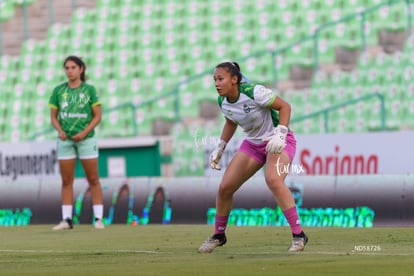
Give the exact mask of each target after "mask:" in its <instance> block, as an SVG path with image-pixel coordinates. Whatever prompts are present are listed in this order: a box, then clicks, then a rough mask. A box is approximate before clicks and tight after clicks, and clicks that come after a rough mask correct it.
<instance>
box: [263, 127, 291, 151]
mask: <svg viewBox="0 0 414 276" xmlns="http://www.w3.org/2000/svg"><path fill="white" fill-rule="evenodd" d="M288 131H289V129H288V128H287V127H286V126H283V125H278V126H277V127H275V129H274V130H273V135H272V136H270V137H267V138H265V139H263V140H264V141H269V142H268V143H267V145H266V150H267V152H270V153H281V152H282V151H283V149H284V148H285V146H286V135H287V133H288Z"/></svg>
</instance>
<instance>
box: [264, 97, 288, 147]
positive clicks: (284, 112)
mask: <svg viewBox="0 0 414 276" xmlns="http://www.w3.org/2000/svg"><path fill="white" fill-rule="evenodd" d="M270 108H272V109H275V110H277V111H278V112H279V125H277V126H276V127H275V129H274V132H273V135H272V136H271V137H268V138H266V139H265V140H267V141H269V142H268V143H267V145H266V150H267V151H268V152H270V153H277V154H279V153H281V152H282V151H283V149H284V148H285V146H286V136H287V134H288V131H289V129H288V126H289V122H290V112H291V107H290V104H289V103H287V102H286V101H285V100H283V99H282V98H280V97H276V98H275V100H274V101H273V102H272V104H271V105H270Z"/></svg>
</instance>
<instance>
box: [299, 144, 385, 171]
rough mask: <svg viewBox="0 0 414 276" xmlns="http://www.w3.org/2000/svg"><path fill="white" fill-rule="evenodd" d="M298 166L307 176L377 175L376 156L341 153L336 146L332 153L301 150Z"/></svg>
mask: <svg viewBox="0 0 414 276" xmlns="http://www.w3.org/2000/svg"><path fill="white" fill-rule="evenodd" d="M298 157H299V161H300V165H301V166H302V168H303V170H304V174H307V175H351V174H377V173H378V160H379V158H378V156H377V155H376V154H369V153H366V152H365V153H362V154H350V153H346V152H341V149H340V147H339V146H338V145H336V146H335V147H334V148H333V149H332V153H328V154H326V153H324V154H320V153H318V152H317V151H314V150H312V149H310V148H303V149H302V150H301V151H300V152H299V156H298Z"/></svg>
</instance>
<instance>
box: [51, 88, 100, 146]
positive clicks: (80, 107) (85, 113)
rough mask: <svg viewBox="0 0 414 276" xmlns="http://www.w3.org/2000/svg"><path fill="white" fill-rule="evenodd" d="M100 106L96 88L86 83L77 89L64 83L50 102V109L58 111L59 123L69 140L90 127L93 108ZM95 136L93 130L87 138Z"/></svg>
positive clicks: (54, 92) (56, 90) (54, 91)
mask: <svg viewBox="0 0 414 276" xmlns="http://www.w3.org/2000/svg"><path fill="white" fill-rule="evenodd" d="M100 104H101V103H100V102H99V99H98V96H97V95H96V90H95V87H94V86H92V85H90V84H87V83H85V82H82V83H81V85H80V86H79V87H77V88H70V87H69V86H68V83H67V82H65V83H62V84H60V85H58V86H56V87H55V89H54V90H53V93H52V96H51V97H50V100H49V107H50V108H55V109H57V110H58V121H59V123H60V126H61V127H62V130H63V131H64V132H65V133H66V135H67V136H68V137H69V138H70V137H72V136H74V135H76V134H77V133H79V132H81V131H82V130H84V129H85V128H86V127H87V126H88V124H89V123H90V121H91V120H92V117H93V113H92V107H94V106H97V105H100ZM94 135H95V131H94V130H92V131H91V132H89V133H88V135H87V137H92V136H94Z"/></svg>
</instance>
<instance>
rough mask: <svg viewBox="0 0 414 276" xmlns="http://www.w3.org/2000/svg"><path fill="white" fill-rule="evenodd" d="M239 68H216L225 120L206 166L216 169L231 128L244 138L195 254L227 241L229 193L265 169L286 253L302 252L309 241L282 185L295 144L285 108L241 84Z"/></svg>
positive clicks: (262, 91) (259, 87) (265, 93)
mask: <svg viewBox="0 0 414 276" xmlns="http://www.w3.org/2000/svg"><path fill="white" fill-rule="evenodd" d="M242 78H243V75H242V74H241V72H240V66H239V65H238V64H237V63H236V62H223V63H220V64H219V65H217V66H216V68H215V71H214V83H215V87H216V90H217V92H218V94H219V97H218V104H219V106H220V108H221V112H222V113H223V115H224V117H225V119H226V121H225V124H224V126H223V130H222V133H221V141H220V142H219V143H218V145H217V148H216V149H215V150H214V151H213V152H212V153H211V155H210V166H211V168H213V169H215V170H220V169H221V168H220V165H219V162H220V159H221V156H222V154H223V152H224V149H225V148H226V145H227V143H228V142H229V141H230V139H231V138H232V136H233V134H234V133H235V131H236V128H237V127H238V126H240V127H241V128H242V129H243V131H244V132H245V134H246V138H245V139H244V141H243V142H242V144H241V146H240V148H239V150H238V152H237V153H236V155H235V156H234V157H233V159H232V160H231V162H230V164H229V165H228V167H227V169H226V171H225V172H224V175H223V178H222V180H221V183H220V186H219V190H218V192H217V197H216V221H215V226H214V235H212V236H211V237H210V238H208V239H207V240H206V241H204V243H203V244H202V245H201V246H200V248H199V249H198V251H199V252H200V253H211V252H212V251H213V250H214V249H215V248H216V247H217V246H222V245H224V244H225V243H226V242H227V238H226V235H225V230H226V227H227V222H228V219H229V214H230V211H231V208H232V203H233V194H234V193H235V192H236V191H237V190H238V189H239V188H240V187H241V186H242V185H243V183H244V182H245V181H247V180H248V179H249V178H250V177H252V176H253V175H254V174H255V173H256V172H257V171H258V170H259V169H260V168H262V167H263V166H264V165H266V168H265V181H266V184H267V186H268V187H269V189H270V191H271V192H272V194H273V196H274V198H275V199H276V201H277V203H278V205H279V207H280V208H281V209H282V211H283V214H284V216H285V218H286V220H287V221H288V223H289V226H290V228H291V231H292V242H291V245H290V246H289V248H288V251H289V252H297V251H302V250H303V249H304V248H305V245H306V243H307V241H308V237H307V236H306V235H305V233H304V232H303V230H302V227H301V225H300V221H299V216H298V213H297V210H296V204H295V200H294V198H293V195H292V193H291V191H290V190H289V188H288V187H287V186H286V185H285V178H286V176H287V174H288V172H289V170H288V168H289V165H290V163H291V162H292V160H293V158H294V156H295V152H296V139H295V137H294V135H293V132H292V131H290V130H289V128H288V125H289V121H290V110H291V108H290V105H289V103H287V102H286V101H284V100H283V99H282V98H281V97H279V95H277V94H276V93H274V92H273V91H272V90H271V89H268V88H266V87H264V86H263V85H258V84H253V83H243V82H242Z"/></svg>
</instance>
